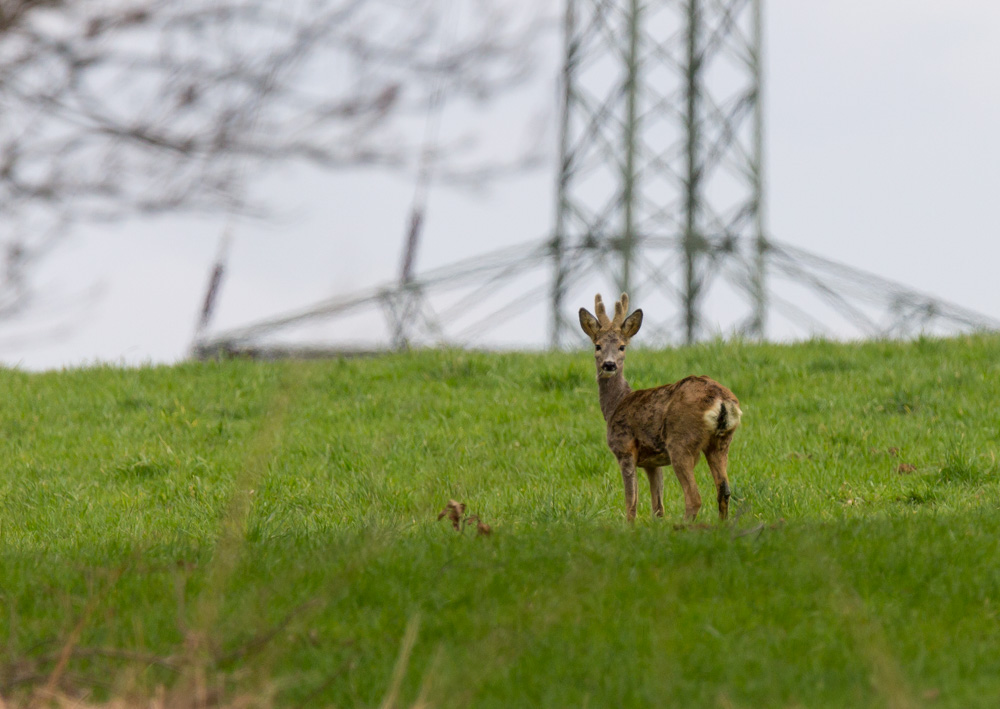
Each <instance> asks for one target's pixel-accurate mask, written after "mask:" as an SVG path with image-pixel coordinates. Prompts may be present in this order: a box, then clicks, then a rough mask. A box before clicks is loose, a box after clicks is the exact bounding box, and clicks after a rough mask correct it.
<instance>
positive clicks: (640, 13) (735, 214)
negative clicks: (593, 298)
mask: <svg viewBox="0 0 1000 709" xmlns="http://www.w3.org/2000/svg"><path fill="white" fill-rule="evenodd" d="M761 44H762V41H761V4H760V0H674V1H671V2H665V1H660V2H641V1H640V0H621V1H619V2H600V1H596V2H595V1H594V0H570V1H569V2H567V5H566V19H565V64H564V70H563V79H562V81H563V90H564V95H563V106H562V129H561V144H560V152H561V160H560V168H559V169H560V174H559V182H558V197H557V200H558V206H557V217H556V227H555V237H554V239H553V242H552V251H553V260H554V270H555V276H554V279H553V290H552V314H553V322H552V345H553V346H554V347H559V346H561V345H562V344H563V342H564V341H565V335H566V332H567V329H571V330H573V331H574V335H575V329H576V325H575V323H572V322H567V320H566V318H565V314H564V307H563V302H564V300H565V298H564V296H565V292H566V288H567V281H569V280H570V279H571V278H572V274H573V272H574V269H575V268H576V265H577V264H575V263H574V262H573V261H572V260H571V259H569V258H568V254H569V253H578V254H580V257H582V258H598V259H600V260H602V261H603V263H604V266H605V268H606V270H608V271H609V274H608V275H609V276H610V277H611V278H612V280H613V281H614V283H615V286H616V289H617V290H618V291H620V292H624V291H629V292H631V293H632V295H633V302H636V301H637V300H640V299H641V298H642V295H643V294H642V292H641V290H640V289H641V288H643V287H647V286H644V285H643V284H644V283H648V282H651V283H652V285H653V287H656V284H657V283H664V282H669V283H670V284H671V288H670V290H671V291H672V292H673V294H674V299H675V300H676V301H677V303H676V304H677V306H678V311H679V312H680V316H681V317H680V320H681V322H679V323H677V325H678V326H679V329H680V331H681V332H683V341H684V342H686V343H692V342H694V341H695V340H697V339H699V338H700V337H702V336H703V335H704V334H706V333H705V332H704V328H703V317H702V302H703V300H704V296H705V293H706V291H707V290H708V288H709V287H710V285H711V281H712V279H713V276H714V275H716V274H718V273H720V272H721V270H722V269H721V268H720V266H721V264H720V261H732V262H734V263H735V264H737V266H738V269H737V270H738V271H739V272H740V273H742V274H743V276H744V277H743V279H741V280H742V284H743V285H744V286H745V289H746V291H747V293H746V295H747V297H748V299H749V301H750V313H749V315H748V316H747V318H746V320H745V322H744V323H742V324H741V326H740V328H739V329H740V330H741V331H742V332H744V333H746V334H748V335H750V336H753V337H762V336H763V334H764V325H765V315H766V309H767V308H766V297H765V288H764V281H765V265H766V262H765V254H766V252H767V242H766V239H765V235H764V224H763V202H764V198H763V189H764V180H763V170H762V164H763V116H762V112H761V76H762V72H761ZM675 236H679V237H680V239H679V242H678V244H677V246H678V253H677V254H676V256H677V258H671V257H672V256H674V255H673V254H668V258H667V260H666V261H662V260H659V259H657V260H651V259H649V258H646V256H647V255H648V254H647V253H646V246H647V245H648V243H649V242H650V240H651V239H658V240H661V241H662V239H663V238H664V237H666V238H670V237H675ZM568 246H582V247H585V248H584V249H583V250H582V251H581V250H577V251H575V252H574V251H569V250H567V247H568Z"/></svg>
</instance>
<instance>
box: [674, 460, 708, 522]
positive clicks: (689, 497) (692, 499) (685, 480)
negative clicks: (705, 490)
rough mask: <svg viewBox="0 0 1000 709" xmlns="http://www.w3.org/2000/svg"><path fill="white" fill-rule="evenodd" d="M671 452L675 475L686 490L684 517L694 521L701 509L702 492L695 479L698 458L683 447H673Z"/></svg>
mask: <svg viewBox="0 0 1000 709" xmlns="http://www.w3.org/2000/svg"><path fill="white" fill-rule="evenodd" d="M669 453H670V464H671V465H672V466H673V468H674V475H676V476H677V480H678V482H680V484H681V489H682V490H684V517H685V519H687V520H688V521H689V522H693V521H694V519H695V517H697V516H698V510H700V509H701V493H700V492H698V485H697V484H696V483H695V481H694V465H695V463H697V462H698V458H697V456H696V455H692V454H691V453H689V452H687V451H686V450H683V449H677V450H674V449H671V450H670V451H669Z"/></svg>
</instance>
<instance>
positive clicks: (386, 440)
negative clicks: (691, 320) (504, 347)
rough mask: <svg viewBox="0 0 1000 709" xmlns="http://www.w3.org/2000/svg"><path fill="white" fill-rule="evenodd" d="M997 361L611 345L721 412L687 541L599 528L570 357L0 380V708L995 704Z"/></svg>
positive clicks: (580, 361)
mask: <svg viewBox="0 0 1000 709" xmlns="http://www.w3.org/2000/svg"><path fill="white" fill-rule="evenodd" d="M998 355H1000V338H997V337H995V336H977V337H969V338H961V339H951V340H935V339H921V340H918V341H915V342H912V343H906V344H899V343H884V342H875V343H867V344H831V343H827V342H809V343H804V344H801V345H795V346H780V345H758V344H747V343H739V342H736V343H721V342H719V343H710V344H706V345H703V346H698V347H694V348H685V349H680V350H671V351H662V352H658V351H644V350H641V349H640V350H636V351H634V352H632V353H631V354H630V355H629V361H628V364H627V367H626V373H627V375H628V377H629V380H630V382H631V383H632V385H633V387H636V388H638V387H646V386H654V385H657V384H660V383H666V382H668V381H673V380H676V379H678V378H680V377H682V376H684V375H687V374H708V375H710V376H713V377H715V378H717V379H719V380H720V381H722V382H723V383H725V384H727V385H728V386H729V387H730V388H731V389H733V391H734V392H736V394H737V395H738V396H739V397H740V401H741V404H742V408H743V410H744V425H743V426H742V427H741V429H740V431H739V432H738V433H737V436H736V439H735V441H734V443H733V448H732V452H731V455H730V465H729V470H730V478H731V481H732V484H733V493H734V496H733V502H732V503H731V520H730V522H729V523H727V524H720V523H718V522H717V521H716V520H715V514H714V510H713V509H712V506H711V505H710V504H709V503H708V502H706V505H705V507H704V508H703V510H702V514H701V517H700V519H699V521H700V522H702V523H708V524H702V525H695V526H685V525H682V524H680V523H681V520H682V516H683V499H682V496H681V493H680V489H679V486H678V485H677V484H676V482H674V480H673V477H672V476H671V475H669V472H668V476H667V477H668V479H667V481H666V485H665V487H666V490H665V504H666V509H667V518H666V519H665V520H654V519H651V518H650V503H649V498H648V493H647V492H646V489H644V488H645V480H642V481H640V491H641V493H642V494H641V495H640V505H639V519H638V520H637V522H636V523H635V524H634V525H631V526H630V525H628V524H626V522H625V520H624V501H623V494H622V490H621V480H620V476H619V474H618V471H617V468H616V466H615V463H614V460H613V458H612V457H611V455H610V453H609V452H608V450H607V448H606V446H605V444H604V427H603V421H602V419H601V416H600V411H599V408H598V403H597V387H596V383H595V381H594V376H593V372H592V367H593V364H592V358H591V357H590V356H589V354H587V353H584V352H577V353H566V354H486V353H468V352H457V351H455V352H436V351H435V352H416V353H412V354H405V355H393V356H387V357H382V358H377V359H353V360H342V361H329V362H314V363H277V364H274V363H272V364H265V363H254V362H245V361H224V362H215V363H200V364H185V365H181V366H177V367H164V368H145V369H136V370H127V369H116V368H97V369H89V370H80V371H68V372H61V373H45V374H27V373H24V372H19V371H11V370H6V371H0V391H2V392H3V403H2V405H0V434H2V435H0V461H2V465H3V474H2V475H0V699H3V700H7V701H8V702H12V701H13V702H16V703H18V704H19V703H23V702H27V701H28V700H29V698H30V696H31V695H32V693H33V692H37V691H38V690H39V688H44V687H49V688H51V689H54V690H57V691H58V692H62V693H64V694H65V695H66V696H86V697H88V698H90V700H92V701H103V700H105V699H107V698H109V697H113V696H126V697H128V696H136V697H149V696H152V695H153V693H154V692H155V691H156V688H157V687H159V686H163V687H165V688H166V690H165V691H167V692H173V693H176V694H177V695H178V696H185V695H184V693H185V692H188V693H192V692H194V693H195V694H190V696H195V695H196V693H197V692H198V691H201V690H205V691H207V689H206V688H211V689H212V690H216V689H218V690H221V694H220V696H221V697H222V698H223V699H226V698H228V699H229V700H234V699H237V698H239V697H246V696H248V695H253V696H257V697H260V698H261V699H260V703H261V705H264V706H270V705H277V706H292V707H294V706H309V707H311V706H339V707H344V706H352V707H353V706H380V705H385V706H388V705H397V706H410V705H413V704H415V703H417V704H419V703H421V702H422V703H424V705H429V706H443V707H466V706H475V707H509V706H530V707H538V706H555V707H566V706H592V707H602V706H647V705H664V706H677V707H722V708H726V707H764V706H767V707H786V706H787V707H795V706H803V707H843V706H856V707H907V706H925V705H927V706H931V705H932V706H934V707H970V706H995V703H996V699H997V697H1000V514H998V512H1000V465H998V463H997V452H998V448H1000V442H998V435H997V434H998V431H1000V409H998V407H997V406H996V402H997V401H1000V356H998ZM901 466H902V467H901ZM696 475H697V476H698V481H699V485H700V487H701V490H702V494H703V496H704V497H705V499H706V501H710V500H712V499H713V495H712V492H711V482H710V478H709V475H708V471H707V468H706V466H705V463H704V461H702V462H701V463H700V464H699V466H698V468H697V470H696ZM452 498H454V499H457V500H461V501H464V502H466V503H467V504H468V506H469V510H468V511H469V512H471V513H475V514H478V515H479V516H480V517H481V518H482V519H483V520H484V521H485V522H487V523H489V524H490V525H491V526H492V528H493V534H492V535H490V536H488V537H479V536H477V535H476V534H474V530H473V529H472V528H470V529H468V530H466V531H465V532H464V533H462V534H459V533H456V532H455V531H454V530H453V529H452V528H451V527H450V525H449V524H448V523H447V521H440V522H439V521H437V513H438V512H439V511H440V510H441V509H442V508H443V507H444V505H445V503H446V502H447V501H448V500H449V499H452ZM199 688H200V689H199ZM209 694H210V695H211V693H209ZM36 696H39V695H37V694H36ZM213 701H214V699H213Z"/></svg>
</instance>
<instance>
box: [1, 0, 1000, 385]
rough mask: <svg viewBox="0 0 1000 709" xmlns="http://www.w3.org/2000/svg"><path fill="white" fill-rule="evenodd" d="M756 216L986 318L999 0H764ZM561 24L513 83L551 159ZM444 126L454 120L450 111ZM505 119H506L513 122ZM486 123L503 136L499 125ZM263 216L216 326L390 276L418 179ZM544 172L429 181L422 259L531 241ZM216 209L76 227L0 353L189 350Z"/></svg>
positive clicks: (999, 65) (9, 327) (547, 226)
mask: <svg viewBox="0 0 1000 709" xmlns="http://www.w3.org/2000/svg"><path fill="white" fill-rule="evenodd" d="M765 13H766V15H765V21H766V30H765V31H766V36H765V66H766V75H765V78H764V81H765V101H766V104H765V111H766V113H765V116H766V118H765V121H766V124H765V131H766V167H765V169H766V174H767V196H768V205H767V221H768V227H769V231H770V232H771V234H773V235H774V237H775V238H777V239H779V240H781V241H784V242H787V243H791V244H794V245H796V246H800V247H802V248H805V249H808V250H811V251H813V252H816V253H819V254H821V255H823V256H826V257H829V258H833V259H836V260H839V261H842V262H845V263H848V264H851V265H854V266H858V267H861V268H864V269H867V270H870V271H874V272H876V273H878V274H880V275H883V276H885V277H887V278H890V279H893V280H897V281H901V282H904V283H908V284H911V285H913V286H914V287H916V288H917V289H919V290H922V291H925V292H929V293H933V294H935V295H937V296H939V297H941V298H943V299H946V300H949V301H952V302H954V303H957V304H959V305H963V306H966V307H969V308H972V309H974V310H978V311H980V312H982V313H985V314H987V315H991V316H993V317H995V318H1000V297H998V296H997V287H996V284H995V275H994V274H995V270H996V266H995V264H996V263H997V261H998V257H1000V238H998V237H1000V233H998V232H1000V228H998V221H997V217H996V205H997V203H998V198H997V194H998V192H1000V131H998V129H997V126H998V125H1000V81H998V79H997V77H998V71H1000V42H998V41H997V37H1000V3H996V2H991V1H990V0H950V1H949V2H947V3H945V2H940V0H879V2H871V1H870V0H838V2H835V3H833V2H823V3H818V2H802V1H801V0H770V1H768V2H766V3H765ZM560 42H561V38H560V37H559V36H558V34H553V36H552V38H551V50H550V51H549V52H548V54H547V60H546V62H545V63H543V64H542V65H541V66H540V68H539V75H538V79H537V82H536V84H535V85H534V86H533V87H529V89H528V90H526V92H524V94H523V95H522V96H520V97H518V99H517V100H518V101H519V103H517V104H516V108H515V109H509V108H508V109H507V110H516V112H517V114H518V115H519V116H520V117H522V118H524V119H525V121H524V122H510V121H506V120H505V121H502V122H501V123H500V125H499V126H498V127H497V130H501V129H503V130H505V131H506V134H505V135H504V136H503V138H502V140H506V141H511V140H513V141H514V142H515V143H516V142H517V141H518V140H519V139H521V138H523V136H518V135H516V131H514V129H512V128H510V125H512V124H513V123H516V124H517V125H519V126H520V125H524V124H531V125H533V126H535V128H534V130H539V129H538V127H537V126H538V123H537V122H534V123H532V122H531V119H533V118H535V117H538V116H540V117H541V118H542V119H544V126H545V127H544V134H543V136H542V137H543V138H545V139H546V140H548V141H549V143H550V144H551V145H552V152H551V158H552V159H551V160H550V164H552V165H554V158H555V146H556V142H557V136H556V128H555V125H556V118H557V116H558V108H557V105H556V100H557V91H556V87H555V82H556V74H557V71H558V64H559V56H558V53H559V48H560ZM445 125H446V126H447V125H448V124H447V118H446V122H445ZM512 131H513V132H512ZM498 140H501V139H500V138H498ZM260 185H261V189H264V190H267V191H270V192H272V193H273V194H280V195H287V196H286V197H283V198H282V200H283V204H282V209H281V210H280V213H279V214H278V216H277V218H276V219H275V220H273V221H272V222H270V223H266V224H262V223H253V222H244V221H241V222H237V223H235V224H234V225H233V234H234V241H233V250H232V253H231V259H230V261H229V272H228V274H227V279H226V281H225V283H224V285H223V292H222V299H221V301H220V309H219V312H218V313H217V321H216V324H217V325H220V326H233V325H237V324H241V323H245V322H248V321H253V320H254V319H256V318H258V317H262V316H265V315H268V314H275V313H281V312H284V311H286V310H288V309H292V308H297V307H299V306H302V305H307V304H309V303H312V302H314V301H317V300H319V299H322V298H326V297H329V296H331V295H335V294H339V293H348V292H351V291H352V290H353V289H361V288H364V287H366V286H372V285H375V284H377V283H380V282H382V281H384V280H386V279H388V278H391V277H392V276H393V275H394V274H395V273H396V272H397V271H398V268H399V260H400V252H401V248H402V240H403V234H404V230H405V223H406V219H407V213H408V209H409V204H410V201H411V198H412V193H413V185H412V180H410V179H407V178H405V177H399V176H386V175H381V174H377V173H372V172H362V173H356V174H348V175H343V174H341V175H336V176H332V177H331V176H328V175H323V174H320V173H317V172H315V171H311V170H308V169H304V168H300V169H283V170H279V171H275V172H274V173H272V174H270V175H268V176H266V178H264V179H263V180H262V181H261V183H260ZM554 191H555V175H554V167H553V168H552V169H546V170H540V171H538V172H536V173H533V174H530V175H527V176H524V177H522V178H518V179H517V180H515V181H512V182H509V183H504V184H500V185H495V186H493V187H491V188H490V189H489V190H486V191H479V192H468V191H464V192H463V191H456V190H448V189H443V188H436V189H434V190H433V191H432V193H431V195H430V203H429V212H428V219H427V222H426V224H425V232H424V245H423V249H422V251H421V253H420V262H419V265H420V266H421V267H422V268H426V267H429V266H433V265H441V264H447V263H449V262H451V261H453V260H455V259H457V258H460V257H464V256H470V255H474V254H477V253H482V252H485V251H489V250H492V249H494V248H496V247H498V246H502V245H505V244H516V243H521V242H524V241H528V240H531V239H535V238H541V237H542V236H543V235H545V234H546V233H547V232H548V231H549V230H551V228H552V225H553V222H554V215H555V207H554ZM224 226H225V221H224V220H223V219H221V218H200V219H199V218H194V217H186V218H183V219H158V220H156V221H153V222H141V221H130V222H128V223H127V224H124V225H122V226H121V227H116V228H114V229H107V228H104V229H102V230H100V231H97V230H88V231H86V232H82V233H81V234H80V235H79V236H78V237H75V238H74V239H73V240H71V241H69V242H68V243H67V244H66V245H65V246H64V247H63V248H62V249H61V250H60V251H59V252H58V253H57V254H56V255H55V256H54V257H53V258H52V259H51V262H50V263H49V265H48V267H47V268H46V270H45V271H44V272H43V273H42V274H41V284H42V286H43V287H44V290H45V291H46V292H47V293H48V295H47V302H43V303H42V304H41V306H40V307H41V309H40V310H39V311H36V312H35V313H33V314H31V316H30V317H29V318H26V319H25V320H24V321H21V322H16V323H7V324H3V325H0V358H2V361H3V362H4V363H6V364H7V365H9V366H19V367H22V368H25V369H44V368H53V367H66V366H80V365H86V364H92V363H95V362H99V361H100V362H112V363H125V364H143V363H167V362H174V361H177V360H179V359H182V358H184V357H185V356H186V355H187V353H188V348H189V346H190V343H191V338H192V336H193V333H194V327H195V322H196V319H197V315H198V310H199V307H200V304H201V301H202V298H203V295H204V289H205V285H206V283H207V280H208V275H209V271H210V269H211V265H212V261H213V258H214V255H215V252H216V250H217V248H218V242H219V238H220V235H221V233H222V230H223V228H224Z"/></svg>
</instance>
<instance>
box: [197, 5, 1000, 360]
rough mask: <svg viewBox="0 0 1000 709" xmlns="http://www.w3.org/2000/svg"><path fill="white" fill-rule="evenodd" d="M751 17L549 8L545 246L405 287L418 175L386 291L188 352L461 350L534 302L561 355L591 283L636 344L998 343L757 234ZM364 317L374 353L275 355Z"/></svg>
mask: <svg viewBox="0 0 1000 709" xmlns="http://www.w3.org/2000/svg"><path fill="white" fill-rule="evenodd" d="M761 2H762V0H566V14H565V34H564V57H565V61H564V64H563V71H562V84H561V88H562V107H561V108H562V110H561V126H560V146H559V151H560V160H559V170H558V178H557V187H556V193H557V196H556V223H555V228H554V231H553V233H552V234H550V235H547V236H545V237H543V238H542V239H539V240H537V241H534V242H531V243H528V244H524V245H521V246H517V247H509V248H505V249H501V250H498V251H495V252H492V253H487V254H484V255H482V256H478V257H475V258H471V259H467V260H465V261H462V262H459V263H455V264H452V265H450V266H446V267H442V268H437V269H434V270H430V271H425V272H423V273H420V272H418V271H417V269H416V267H415V264H416V254H417V247H418V242H419V234H420V225H421V219H422V216H423V210H424V206H425V202H426V190H427V179H428V178H427V176H428V174H429V172H428V169H427V167H426V166H425V167H423V168H422V169H421V176H420V177H419V178H418V189H417V195H416V197H415V200H414V205H415V206H414V209H413V211H412V213H411V223H410V224H409V229H408V231H407V237H406V239H405V244H404V252H403V265H402V269H401V273H400V277H399V279H398V280H396V281H393V282H390V283H387V284H384V285H382V286H375V287H373V288H371V289H369V290H367V291H362V292H357V293H354V294H352V295H350V296H338V297H334V298H331V299H329V300H326V301H323V302H320V303H315V304H313V305H310V306H307V307H305V308H302V309H301V310H299V311H297V312H293V313H287V314H285V315H280V316H277V317H274V318H270V319H268V320H264V321H259V322H256V323H251V324H249V325H247V326H245V327H242V328H237V329H233V330H229V331H226V332H219V333H216V334H214V335H210V334H203V335H201V336H200V337H199V338H198V339H197V340H196V343H195V353H196V354H197V355H200V356H209V355H213V354H215V353H218V352H231V353H248V354H252V355H258V356H287V355H290V354H299V355H322V354H324V353H326V354H330V353H333V352H359V351H371V350H375V349H385V348H392V349H405V348H408V347H410V346H411V345H417V346H425V345H436V344H449V345H454V346H469V345H473V346H475V345H481V343H482V342H483V340H482V339H480V338H482V337H483V335H484V333H487V332H491V331H494V330H495V329H496V328H497V327H498V326H499V325H500V324H502V321H503V320H504V319H506V318H510V317H513V316H514V314H516V313H517V312H518V309H519V308H524V307H529V306H531V305H533V304H537V303H544V302H547V303H548V304H549V305H548V307H549V317H548V319H549V323H550V325H549V344H550V346H551V347H553V348H562V347H566V346H570V345H572V344H574V343H580V342H582V341H583V336H582V334H581V333H580V332H579V329H578V327H577V326H576V324H575V320H576V319H575V316H574V315H572V312H573V311H574V310H575V309H576V307H578V306H579V305H581V304H588V303H589V300H588V298H592V297H593V293H594V291H595V290H596V289H597V286H599V285H605V286H607V285H610V286H611V287H612V288H614V289H615V290H617V291H627V292H629V293H630V294H631V296H632V302H634V303H644V304H645V303H656V307H655V308H654V307H648V308H646V314H647V316H646V320H645V323H647V324H646V325H645V326H644V337H643V341H644V342H645V343H647V344H658V345H663V344H684V343H687V344H690V343H692V342H695V341H697V340H700V339H703V338H705V337H709V336H715V335H719V334H725V333H727V332H728V333H733V334H741V335H744V336H748V337H751V338H763V337H765V336H767V335H768V331H769V328H770V325H771V323H772V322H774V321H776V320H778V319H779V318H780V319H781V320H782V322H784V323H787V324H789V325H790V326H791V327H793V328H794V329H795V331H796V332H798V333H800V334H804V335H806V336H816V335H819V336H834V337H837V336H844V333H845V332H846V331H849V332H851V333H854V334H856V335H857V336H860V337H906V336H912V335H914V334H917V333H920V332H930V333H933V334H949V333H954V332H959V331H967V330H970V329H988V330H997V329H1000V321H998V320H996V319H994V318H990V317H987V316H985V315H982V314H980V313H977V312H975V311H972V310H969V309H967V308H962V307H960V306H956V305H953V304H950V303H947V302H944V301H942V300H940V299H938V298H935V297H934V296H931V295H928V294H925V293H921V292H919V291H917V290H915V289H913V288H910V287H908V286H906V285H903V284H900V283H896V282H893V281H890V280H888V279H885V278H882V277H880V276H877V275H875V274H873V273H870V272H866V271H862V270H859V269H856V268H853V267H850V266H846V265H844V264H839V263H836V262H834V261H831V260H829V259H826V258H823V257H820V256H817V255H815V254H810V253H808V252H806V251H804V250H802V249H798V248H796V247H794V246H791V245H789V244H785V243H781V242H779V241H777V240H775V239H773V238H771V237H769V236H768V235H767V232H766V227H765V209H764V207H765V182H764V169H763V152H764V146H763V135H764V130H763V112H762V91H761V89H762V75H763V72H762V44H763V40H762V7H761ZM432 111H440V104H438V105H436V106H434V107H432ZM715 290H719V291H721V293H720V296H719V297H720V298H725V310H726V312H727V314H728V316H729V318H728V320H729V321H728V323H727V324H726V325H725V326H724V327H725V329H724V330H723V326H722V325H720V324H719V322H716V323H715V324H713V323H712V322H711V320H710V319H709V318H707V317H706V315H705V309H706V302H707V301H708V300H709V298H710V297H711V296H713V294H714V291H715ZM661 306H662V307H661ZM374 311H381V312H382V314H383V317H384V324H385V333H386V334H385V337H384V340H383V341H382V342H380V343H368V344H361V345H358V344H344V343H340V344H337V343H333V342H325V343H320V344H318V345H316V344H310V345H303V344H302V340H301V339H299V340H296V342H297V343H298V344H289V342H291V341H292V340H294V336H292V335H291V334H290V333H294V332H296V331H301V329H302V328H303V327H306V328H308V327H310V326H316V325H317V324H319V325H322V324H324V323H327V324H329V323H332V322H334V321H341V320H343V319H344V318H347V317H351V316H357V315H359V314H360V313H366V315H365V316H364V317H365V328H366V329H370V328H371V323H372V320H373V318H372V315H371V314H372V313H373V312H374ZM540 319H541V318H540ZM720 322H721V321H720ZM538 327H542V325H541V323H538ZM320 329H323V328H322V327H321V328H320ZM335 329H336V328H335ZM327 331H328V332H329V330H327ZM206 333H207V331H206ZM282 336H284V337H285V341H284V343H281V342H276V338H277V339H278V340H280V338H281V337H282ZM289 338H291V339H289Z"/></svg>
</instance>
